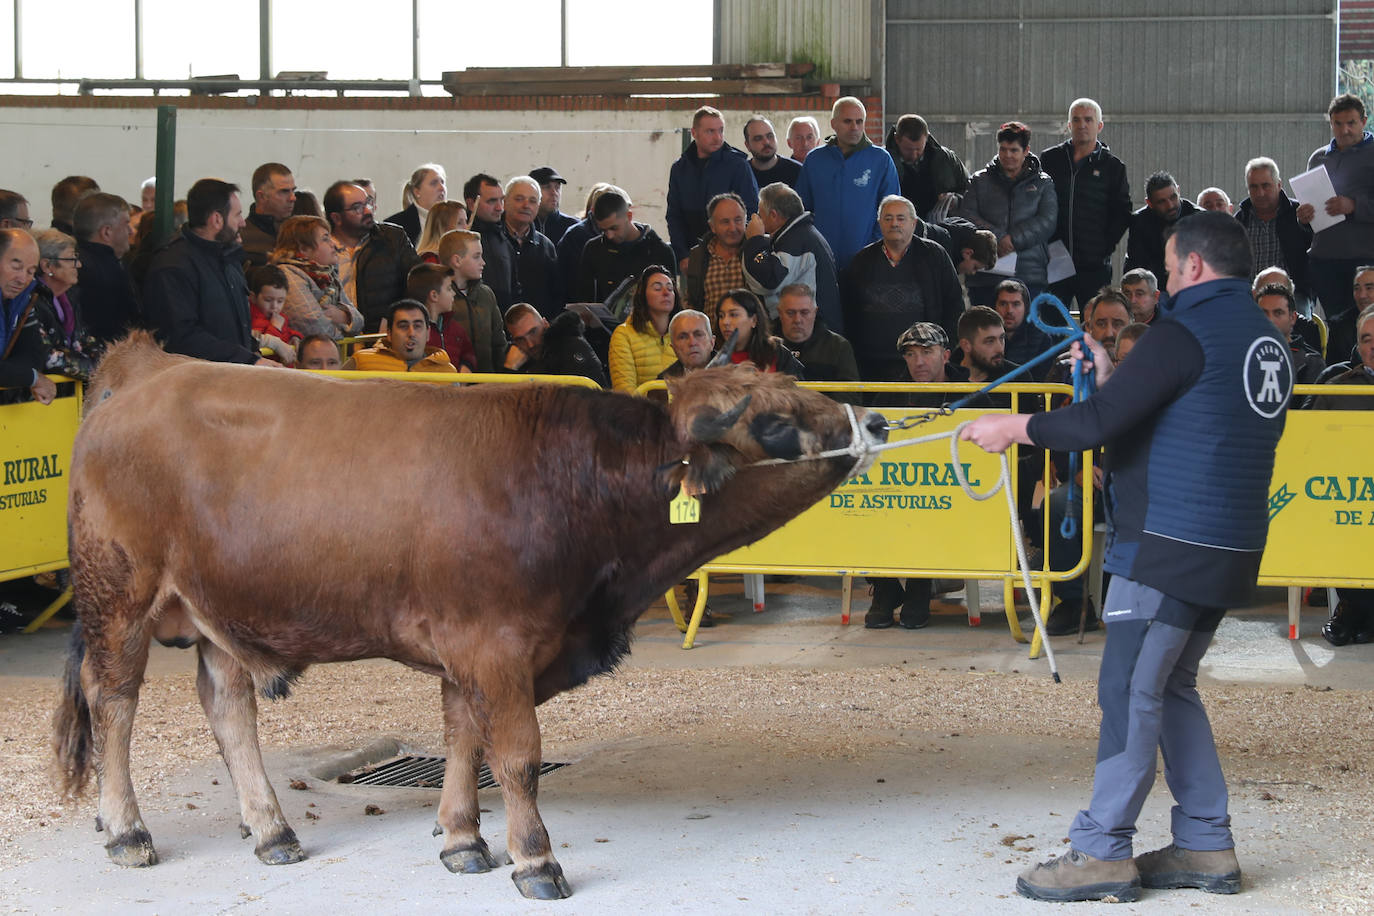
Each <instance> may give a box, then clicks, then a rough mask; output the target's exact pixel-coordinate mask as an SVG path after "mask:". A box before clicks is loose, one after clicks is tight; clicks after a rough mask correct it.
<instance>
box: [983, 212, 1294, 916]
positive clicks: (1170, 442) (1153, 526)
mask: <svg viewBox="0 0 1374 916" xmlns="http://www.w3.org/2000/svg"><path fill="white" fill-rule="evenodd" d="M1250 257H1251V253H1250V245H1249V241H1248V239H1247V237H1246V234H1245V228H1244V227H1243V226H1241V225H1240V223H1238V222H1237V221H1236V220H1235V219H1234V218H1232V217H1228V216H1227V215H1226V214H1224V213H1199V214H1197V215H1196V216H1193V217H1191V218H1189V219H1187V220H1180V221H1179V222H1178V223H1177V224H1175V226H1174V227H1173V228H1172V230H1171V234H1170V235H1169V238H1168V240H1167V242H1166V244H1165V263H1166V266H1167V269H1168V272H1169V279H1168V291H1169V293H1170V296H1171V299H1170V300H1169V302H1168V304H1167V305H1165V306H1164V307H1163V308H1162V310H1161V314H1160V317H1159V318H1158V319H1157V320H1156V321H1155V323H1154V324H1153V325H1152V326H1151V329H1150V333H1149V334H1146V335H1145V336H1144V337H1142V338H1141V339H1140V341H1139V343H1137V344H1136V348H1135V352H1137V353H1139V354H1140V358H1138V359H1137V358H1136V357H1135V356H1132V357H1131V359H1130V360H1129V361H1128V362H1125V363H1123V364H1122V365H1121V366H1120V367H1119V368H1117V369H1116V370H1115V371H1113V370H1112V365H1111V361H1110V358H1109V357H1108V356H1107V353H1106V351H1105V350H1104V349H1103V348H1102V346H1101V344H1099V343H1097V342H1096V341H1093V340H1092V339H1091V338H1087V339H1086V343H1087V346H1088V349H1089V350H1091V351H1092V352H1091V357H1085V356H1084V355H1083V354H1082V352H1081V351H1080V350H1079V349H1078V346H1079V345H1077V344H1075V352H1074V355H1075V357H1076V358H1079V359H1083V360H1084V361H1085V362H1086V363H1090V364H1092V365H1093V366H1095V371H1096V376H1097V381H1098V385H1099V386H1100V387H1099V390H1098V391H1097V393H1096V394H1095V395H1093V396H1092V397H1091V398H1089V399H1087V400H1086V401H1083V402H1081V403H1078V404H1074V405H1071V406H1069V407H1065V408H1063V409H1061V410H1055V411H1051V412H1049V413H1042V414H1035V415H1033V416H1026V415H1024V414H1020V415H1018V414H1013V415H1010V416H1006V415H987V416H983V417H980V418H979V419H978V420H975V421H974V422H973V424H972V425H971V426H969V427H968V428H966V429H965V430H964V433H963V438H964V439H969V440H972V441H973V442H975V443H977V444H978V445H980V446H982V447H983V448H984V449H986V450H988V451H992V452H1000V451H1003V450H1005V449H1006V448H1007V447H1008V446H1009V445H1010V444H1011V443H1013V442H1019V443H1022V444H1027V445H1030V444H1033V445H1036V446H1038V447H1041V448H1049V449H1054V450H1060V451H1082V450H1084V449H1089V448H1094V447H1097V446H1102V445H1105V446H1106V455H1105V459H1104V464H1105V467H1106V471H1107V478H1106V486H1105V493H1106V504H1107V509H1106V512H1107V515H1108V523H1109V526H1110V529H1109V531H1110V533H1109V535H1108V541H1107V550H1106V557H1105V562H1104V564H1103V568H1104V569H1106V570H1107V571H1109V572H1111V573H1113V578H1112V582H1111V586H1110V587H1109V589H1108V592H1107V599H1106V603H1105V605H1104V607H1103V611H1104V613H1103V615H1102V617H1103V620H1104V621H1105V622H1106V624H1107V643H1106V647H1105V648H1104V650H1103V654H1102V669H1101V673H1100V674H1099V683H1098V698H1099V702H1100V705H1101V707H1102V726H1101V733H1100V735H1099V738H1098V750H1097V767H1096V770H1095V772H1094V775H1093V794H1092V800H1091V801H1090V802H1089V804H1088V807H1087V809H1086V810H1083V811H1080V812H1079V813H1078V816H1077V818H1076V819H1075V820H1074V822H1073V826H1072V827H1071V828H1070V830H1069V840H1070V843H1071V844H1072V846H1071V849H1070V850H1069V852H1068V853H1067V854H1066V855H1063V856H1060V857H1058V858H1056V859H1053V860H1051V861H1049V862H1046V863H1043V864H1041V865H1036V866H1034V867H1033V868H1030V869H1028V870H1027V871H1025V872H1023V873H1022V874H1021V876H1020V878H1019V879H1018V881H1017V884H1016V889H1017V890H1018V891H1019V892H1020V893H1021V894H1023V895H1024V896H1027V897H1031V898H1033V899H1036V900H1051V901H1070V900H1096V899H1102V898H1104V897H1108V896H1111V897H1115V898H1117V899H1118V900H1122V901H1129V900H1135V899H1136V898H1137V897H1138V896H1139V894H1140V888H1141V887H1142V886H1144V887H1196V888H1201V889H1203V890H1206V891H1210V892H1212V893H1225V894H1234V893H1236V892H1237V891H1239V890H1240V874H1241V873H1240V865H1239V864H1238V862H1237V860H1236V854H1235V843H1234V840H1233V839H1232V836H1231V826H1230V825H1231V819H1230V816H1229V814H1228V813H1227V792H1226V781H1225V779H1224V777H1223V776H1222V772H1221V763H1220V761H1219V760H1218V759H1217V752H1216V745H1215V743H1214V742H1213V739H1212V730H1211V726H1210V724H1209V723H1208V720H1207V714H1206V712H1205V711H1204V709H1203V706H1202V701H1201V699H1200V698H1199V697H1198V693H1197V671H1198V663H1199V662H1200V660H1201V659H1202V656H1203V654H1204V653H1205V652H1206V651H1207V647H1208V644H1209V643H1210V642H1211V640H1212V635H1213V633H1214V632H1215V631H1216V628H1217V625H1218V624H1219V623H1220V621H1221V618H1222V616H1223V615H1224V614H1225V613H1226V609H1227V608H1229V607H1233V606H1235V605H1236V604H1239V603H1243V602H1245V601H1246V600H1247V599H1248V598H1249V597H1250V595H1251V593H1252V590H1253V589H1254V586H1255V578H1256V576H1257V575H1258V573H1259V565H1260V556H1261V554H1262V553H1263V550H1264V542H1265V537H1266V535H1267V532H1268V517H1269V513H1268V490H1269V482H1270V477H1271V475H1272V473H1273V469H1274V450H1275V447H1276V445H1277V444H1278V440H1279V436H1280V434H1281V433H1282V432H1283V423H1284V417H1285V412H1286V409H1287V407H1288V401H1289V397H1290V395H1291V393H1292V379H1293V371H1292V366H1291V364H1290V362H1289V359H1288V343H1287V341H1285V340H1283V339H1282V338H1281V337H1280V336H1279V334H1278V333H1277V332H1276V331H1275V329H1274V327H1273V325H1272V324H1270V323H1269V321H1268V320H1267V319H1266V318H1265V317H1264V314H1263V313H1262V312H1260V311H1259V310H1258V309H1256V308H1255V307H1254V303H1253V301H1252V300H1251V299H1250V296H1249V287H1248V283H1247V282H1246V279H1245V278H1246V277H1247V276H1248V274H1249V271H1250ZM1157 748H1158V749H1162V750H1163V752H1164V774H1165V779H1166V781H1167V782H1168V785H1169V790H1170V792H1171V793H1172V794H1173V796H1174V800H1175V802H1176V804H1175V806H1174V808H1173V817H1172V824H1171V827H1172V831H1173V840H1174V841H1173V843H1171V844H1170V845H1169V846H1167V847H1165V848H1164V849H1160V850H1157V851H1155V852H1150V853H1146V854H1145V855H1142V856H1140V857H1138V858H1134V859H1133V858H1132V849H1131V838H1132V836H1133V835H1134V833H1135V823H1136V818H1137V816H1138V815H1139V813H1140V809H1141V806H1142V805H1143V804H1144V802H1145V796H1146V794H1147V793H1148V792H1149V790H1150V787H1151V785H1152V784H1153V783H1154V778H1155V759H1156V754H1157Z"/></svg>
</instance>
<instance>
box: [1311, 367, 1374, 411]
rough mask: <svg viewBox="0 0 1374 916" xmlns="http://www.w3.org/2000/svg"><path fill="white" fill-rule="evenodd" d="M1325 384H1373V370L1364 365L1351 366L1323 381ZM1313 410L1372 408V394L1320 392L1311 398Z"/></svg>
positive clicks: (1373, 397)
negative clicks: (1347, 394)
mask: <svg viewBox="0 0 1374 916" xmlns="http://www.w3.org/2000/svg"><path fill="white" fill-rule="evenodd" d="M1324 384H1327V385H1371V386H1374V372H1371V371H1370V370H1369V369H1366V368H1365V367H1364V366H1351V367H1350V368H1348V369H1346V370H1345V371H1344V372H1342V373H1340V374H1338V375H1335V376H1333V377H1332V378H1330V379H1327V381H1326V382H1325V383H1324ZM1312 409H1313V410H1374V394H1371V395H1367V396H1366V395H1362V394H1353V395H1349V396H1346V395H1334V394H1321V395H1317V396H1316V397H1314V398H1313V399H1312Z"/></svg>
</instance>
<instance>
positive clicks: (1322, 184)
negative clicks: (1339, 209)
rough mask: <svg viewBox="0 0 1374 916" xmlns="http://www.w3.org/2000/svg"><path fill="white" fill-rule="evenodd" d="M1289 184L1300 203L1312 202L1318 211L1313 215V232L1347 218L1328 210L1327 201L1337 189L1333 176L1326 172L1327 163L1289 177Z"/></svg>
mask: <svg viewBox="0 0 1374 916" xmlns="http://www.w3.org/2000/svg"><path fill="white" fill-rule="evenodd" d="M1288 185H1289V187H1291V188H1292V189H1293V196H1294V197H1296V198H1297V199H1298V203H1299V204H1311V205H1312V207H1313V209H1315V210H1316V211H1317V213H1316V215H1315V216H1313V217H1312V231H1313V232H1321V231H1322V230H1323V229H1328V228H1330V227H1332V226H1334V225H1336V224H1337V223H1339V222H1341V221H1342V220H1344V219H1345V217H1344V216H1332V215H1331V214H1329V213H1327V212H1326V202H1327V201H1328V200H1330V199H1331V198H1333V197H1335V196H1336V189H1335V188H1334V187H1332V186H1331V176H1330V175H1328V174H1327V173H1326V166H1325V165H1319V166H1317V167H1316V168H1315V169H1308V170H1307V171H1306V172H1303V173H1302V174H1301V175H1294V176H1293V177H1292V178H1289V179H1288Z"/></svg>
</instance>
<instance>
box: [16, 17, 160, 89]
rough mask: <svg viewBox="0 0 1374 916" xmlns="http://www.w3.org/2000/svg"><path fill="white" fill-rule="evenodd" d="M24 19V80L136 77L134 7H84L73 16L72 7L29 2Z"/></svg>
mask: <svg viewBox="0 0 1374 916" xmlns="http://www.w3.org/2000/svg"><path fill="white" fill-rule="evenodd" d="M23 13H24V19H23V25H22V28H23V30H24V33H23V36H22V37H23V41H24V47H23V54H24V76H26V77H56V76H62V77H64V78H65V77H72V78H75V77H90V78H92V79H121V78H130V79H131V78H132V77H133V75H134V5H133V4H132V3H83V4H81V5H80V9H79V12H76V13H75V14H74V11H73V9H72V6H71V5H70V4H66V3H32V2H30V3H25V4H24V9H23ZM13 17H14V12H13V7H11V9H10V22H11V24H12V23H13V21H14V19H13ZM11 46H12V45H11Z"/></svg>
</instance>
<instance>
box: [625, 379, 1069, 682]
mask: <svg viewBox="0 0 1374 916" xmlns="http://www.w3.org/2000/svg"><path fill="white" fill-rule="evenodd" d="M664 387H666V386H665V384H664V383H663V382H661V381H652V382H646V383H645V384H643V385H641V386H640V387H639V389H638V393H640V394H645V393H647V392H649V391H653V390H660V389H663V388H664ZM802 387H804V388H810V389H812V390H815V391H823V392H837V393H848V392H855V393H865V394H879V395H888V396H890V395H897V394H904V393H913V392H919V393H938V394H946V393H948V394H950V395H951V397H950V400H954V399H956V397H957V396H958V395H962V394H965V393H971V392H975V391H978V390H980V389H981V388H982V387H983V385H982V384H979V383H972V382H964V383H945V384H920V383H914V382H904V383H897V382H892V383H883V384H874V383H871V382H803V383H802ZM997 394H999V395H1010V396H1011V401H1012V406H1011V408H1010V409H1012V410H1015V409H1018V408H1019V407H1020V403H1019V400H1020V398H1022V397H1026V396H1036V395H1065V396H1068V395H1072V394H1073V389H1072V387H1071V386H1069V385H1048V384H1039V383H1033V382H1015V383H1008V384H1006V385H1003V386H1001V387H999V388H998V389H997ZM878 409H879V410H881V411H882V413H883V415H884V416H886V417H887V418H888V419H889V420H898V419H900V418H902V417H906V416H911V415H921V414H925V413H927V412H928V409H926V408H890V407H880V408H878ZM1006 412H1007V410H1005V409H1003V410H996V411H990V410H972V409H969V410H960V411H957V412H956V413H955V414H954V415H953V416H947V417H940V418H938V419H935V420H933V421H931V422H929V423H923V424H920V425H919V426H916V427H913V428H911V429H907V430H895V431H894V432H893V434H892V436H891V439H890V440H889V441H894V442H896V441H901V440H902V439H910V438H916V437H918V436H925V435H930V434H932V433H937V432H946V431H952V430H953V429H954V428H955V427H956V426H958V425H959V424H960V423H962V422H964V421H965V420H970V419H972V418H974V417H976V416H979V415H981V414H984V413H1006ZM1011 457H1012V467H1013V468H1015V467H1016V455H1015V453H1014V452H1013V454H1012V456H1011ZM959 461H960V464H961V465H963V467H964V471H965V475H966V477H967V479H968V481H969V485H970V486H972V487H973V488H974V489H975V490H978V491H982V490H986V489H987V488H988V487H990V486H992V484H993V483H994V482H995V481H996V480H997V478H998V476H999V475H1000V473H1001V464H1000V461H999V459H998V457H997V456H996V455H989V454H988V453H986V452H984V451H983V450H982V449H980V448H978V447H977V446H975V445H972V444H969V443H963V444H961V447H960V449H959ZM1047 465H1048V462H1047ZM1083 467H1084V472H1083V478H1084V479H1085V480H1088V481H1091V480H1092V455H1091V453H1084V462H1083ZM1046 474H1047V475H1048V466H1047V468H1046ZM1013 476H1014V475H1013ZM1045 485H1046V492H1048V487H1049V481H1048V477H1046V478H1045ZM1012 486H1013V487H1014V486H1016V481H1015V480H1014V479H1013V481H1012ZM1042 515H1043V516H1044V517H1045V521H1044V529H1045V531H1046V534H1048V525H1049V522H1048V516H1049V513H1048V512H1045V513H1042ZM1092 528H1093V505H1092V488H1091V487H1087V488H1085V489H1084V491H1083V503H1082V512H1081V513H1080V538H1081V540H1082V543H1081V546H1082V557H1081V559H1080V560H1079V562H1078V564H1077V565H1076V566H1075V567H1074V568H1073V569H1070V570H1066V571H1062V572H1052V571H1050V570H1049V569H1048V551H1046V559H1045V560H1044V561H1043V562H1042V564H1041V568H1040V569H1037V570H1032V571H1031V578H1032V581H1033V582H1034V584H1035V585H1036V587H1037V588H1039V589H1040V592H1041V595H1042V600H1041V602H1040V604H1041V614H1042V615H1048V614H1049V610H1050V583H1051V582H1060V581H1066V580H1069V579H1073V578H1075V577H1077V576H1078V575H1079V574H1081V573H1082V572H1084V571H1085V570H1086V569H1087V568H1088V566H1089V564H1090V563H1091V560H1092V550H1091V548H1092ZM992 532H996V533H997V534H999V535H1000V536H990V533H992ZM1045 543H1048V540H1046V541H1045ZM918 557H919V558H920V564H919V565H913V562H912V561H913V559H915V558H918ZM702 571H703V572H706V573H713V572H714V573H743V574H745V575H752V574H759V573H764V574H768V573H772V574H786V575H812V576H842V577H844V579H845V586H846V588H845V593H846V601H845V602H844V608H843V612H842V614H841V621H842V622H843V623H848V622H849V601H848V600H847V599H848V595H849V591H850V589H849V587H848V586H849V583H850V581H851V580H852V578H853V577H855V576H886V577H893V576H914V577H918V578H925V579H934V578H957V579H965V580H977V579H1001V580H1002V581H1003V583H1004V589H1003V590H1004V596H1005V600H1004V607H1005V611H1006V616H1007V626H1008V629H1009V630H1010V631H1011V634H1012V637H1013V638H1014V639H1016V641H1018V642H1026V641H1027V639H1026V636H1025V635H1024V634H1023V632H1022V630H1021V625H1020V622H1019V621H1018V620H1017V617H1016V607H1015V604H1014V602H1013V600H1012V594H1013V588H1014V586H1015V584H1016V583H1018V582H1019V581H1020V579H1019V576H1018V575H1017V570H1016V565H1015V542H1014V540H1013V537H1012V532H1011V526H1010V524H1009V523H1008V518H1007V510H1006V501H1005V499H1004V498H1003V497H1001V496H998V497H997V498H995V499H990V500H987V501H985V502H977V501H974V500H971V499H969V498H968V496H966V495H965V493H964V491H963V489H962V488H961V487H960V486H959V483H958V481H957V480H956V479H955V477H954V471H953V468H952V466H951V460H950V446H949V441H948V440H944V439H942V440H938V441H935V442H929V443H925V444H922V445H918V446H912V447H911V448H910V449H897V450H894V451H891V452H884V453H882V454H881V455H880V456H879V458H878V461H877V462H876V463H875V464H874V466H873V468H872V469H870V470H869V472H868V473H867V474H865V475H862V476H860V477H855V478H851V479H849V480H847V481H845V482H844V483H843V484H841V485H840V486H839V487H837V488H836V489H835V491H834V492H833V493H831V494H830V495H829V496H827V497H826V498H825V499H824V500H822V501H821V502H819V503H817V504H816V505H815V506H812V507H811V508H810V509H808V510H807V511H805V512H803V513H802V514H801V515H799V516H797V517H796V518H795V519H793V520H792V521H790V522H788V523H787V524H786V525H784V526H783V527H781V528H779V529H778V530H777V531H774V532H773V533H772V534H770V535H768V536H767V537H765V538H763V539H762V540H760V541H757V542H756V543H754V544H751V545H749V546H748V547H743V548H741V549H739V550H736V551H734V552H732V553H729V554H726V555H725V556H722V557H718V558H717V559H715V560H712V561H711V562H710V563H707V564H706V565H705V566H703V567H702ZM704 581H705V580H704V577H703V582H704ZM702 594H705V588H704V587H703V589H702ZM697 604H698V606H699V608H704V607H705V600H704V599H703V598H700V597H699V598H698V601H697ZM675 607H676V600H675V599H672V598H670V610H672V609H674V608H675ZM700 613H701V612H700V611H698V612H697V613H695V614H694V615H693V620H692V621H691V624H693V625H695V624H699V623H700V619H699V617H700ZM969 617H970V624H972V625H975V626H976V625H977V624H978V622H979V612H978V610H977V609H976V608H974V607H972V606H970V608H969ZM674 621H675V622H677V623H678V627H679V629H682V630H684V632H687V633H688V636H687V638H686V639H685V640H684V642H683V648H685V649H689V648H691V647H692V643H693V639H694V636H695V633H694V628H690V629H689V627H688V626H684V624H683V623H682V622H680V621H679V620H678V615H676V614H675V615H674ZM1030 642H1031V657H1032V658H1034V657H1036V656H1038V655H1039V653H1040V648H1041V647H1040V642H1039V636H1038V635H1036V636H1035V637H1034V638H1033V639H1032V640H1030Z"/></svg>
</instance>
